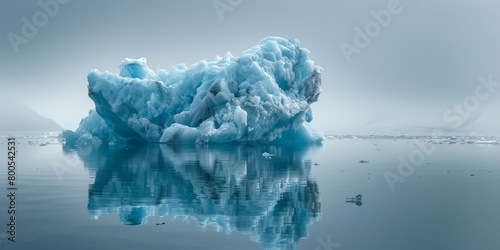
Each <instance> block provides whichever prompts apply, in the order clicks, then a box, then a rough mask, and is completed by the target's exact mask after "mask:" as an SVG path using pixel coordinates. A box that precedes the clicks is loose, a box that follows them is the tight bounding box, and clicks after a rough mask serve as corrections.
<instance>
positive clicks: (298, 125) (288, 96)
mask: <svg viewBox="0 0 500 250" xmlns="http://www.w3.org/2000/svg"><path fill="white" fill-rule="evenodd" d="M321 71H322V68H321V67H319V66H317V65H314V62H313V61H312V60H311V59H309V51H308V50H307V49H305V48H301V46H300V43H299V41H297V40H294V39H291V40H288V39H283V38H278V37H269V38H266V39H264V40H262V41H261V42H260V43H259V44H258V45H256V46H254V47H253V48H250V49H248V50H246V51H244V52H243V54H242V56H240V57H234V56H232V55H231V54H230V53H229V52H228V53H227V54H226V55H225V56H224V57H219V56H217V58H216V60H215V61H211V62H207V61H201V62H199V63H196V64H194V65H192V66H190V67H187V66H186V65H185V64H179V65H176V66H173V67H172V68H171V69H170V71H168V72H167V71H165V70H159V71H158V72H157V73H155V72H153V71H152V70H151V69H149V68H148V66H147V65H146V59H144V58H141V59H125V60H124V61H123V62H122V63H121V64H120V73H119V74H118V75H117V74H114V73H110V72H100V71H98V70H92V71H91V72H90V73H89V74H88V91H89V97H90V98H91V99H92V100H93V101H94V103H95V106H96V108H95V110H96V112H93V111H91V112H90V114H89V117H87V118H85V119H83V120H82V122H81V124H80V127H79V128H78V129H77V130H76V131H75V132H71V131H66V135H65V137H66V138H67V139H70V141H71V142H72V143H75V144H89V143H90V144H95V143H96V142H95V139H99V140H100V141H101V142H103V143H109V142H122V141H128V142H162V143H190V144H191V143H228V142H258V143H290V144H311V143H319V142H321V141H323V140H324V135H323V133H322V132H321V131H319V130H318V129H316V128H315V127H313V126H312V125H311V124H310V122H311V120H312V110H311V107H310V105H311V104H312V103H314V102H316V101H318V97H319V95H320V93H321V87H320V85H321Z"/></svg>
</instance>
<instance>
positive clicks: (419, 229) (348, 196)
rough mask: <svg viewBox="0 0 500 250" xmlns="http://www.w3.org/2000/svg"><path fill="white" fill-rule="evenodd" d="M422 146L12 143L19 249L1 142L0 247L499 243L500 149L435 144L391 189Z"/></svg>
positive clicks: (325, 249) (35, 137)
mask: <svg viewBox="0 0 500 250" xmlns="http://www.w3.org/2000/svg"><path fill="white" fill-rule="evenodd" d="M415 142H416V141H414V140H408V139H403V140H397V141H394V140H383V139H379V140H365V139H348V140H345V139H344V140H327V141H326V142H325V143H324V145H323V146H322V147H308V148H302V149H296V148H287V147H274V146H251V145H248V146H236V145H219V146H213V145H211V146H206V145H201V146H200V145H199V146H169V145H156V144H153V145H145V146H141V147H135V148H134V147H129V148H120V147H110V148H108V149H101V150H91V149H85V148H83V149H80V150H78V151H75V150H66V149H64V148H63V146H62V145H61V144H59V143H57V141H56V139H55V135H49V134H42V135H40V134H22V135H17V143H18V153H17V155H16V157H17V164H18V173H17V178H18V180H17V183H16V186H17V187H18V190H17V193H16V215H17V216H16V230H17V237H16V241H17V242H16V243H11V242H10V241H8V240H7V237H8V234H7V230H8V229H7V223H9V215H8V213H7V208H8V198H7V196H6V192H7V190H6V189H7V184H6V180H7V145H6V144H7V139H6V137H5V136H4V137H2V138H1V141H0V150H1V151H3V152H4V153H0V156H1V157H0V158H1V159H0V166H1V168H0V180H1V181H0V192H1V194H2V195H1V196H0V230H1V231H0V240H1V242H0V249H160V248H161V249H217V250H220V249H312V250H330V249H353V250H359V249H395V250H397V249H419V250H420V249H454V250H457V249H478V250H479V249H480V250H483V249H484V250H488V249H492V250H498V249H500V237H499V235H500V213H499V211H500V191H499V190H500V146H494V145H493V146H480V145H468V144H453V145H449V144H438V145H435V147H436V148H435V151H434V152H433V153H430V154H425V158H424V159H422V164H418V165H416V166H415V169H414V171H413V172H412V173H411V175H409V176H407V177H401V178H403V179H402V180H403V181H404V182H398V183H396V184H395V185H394V190H392V189H391V188H390V186H389V185H388V182H387V180H386V175H387V173H388V171H390V172H392V173H395V174H397V173H398V165H400V160H399V159H398V157H400V156H401V157H403V158H408V156H409V155H412V152H416V151H418V150H419V147H418V146H417V145H415ZM46 143H47V144H46ZM264 152H268V153H270V154H271V156H269V157H264V156H262V154H263V153H264ZM360 161H362V162H364V163H360ZM357 195H361V196H362V197H361V196H358V197H357V198H356V196H357Z"/></svg>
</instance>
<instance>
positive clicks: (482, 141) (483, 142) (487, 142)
mask: <svg viewBox="0 0 500 250" xmlns="http://www.w3.org/2000/svg"><path fill="white" fill-rule="evenodd" d="M475 143H476V144H500V142H498V141H484V140H480V141H476V142H475Z"/></svg>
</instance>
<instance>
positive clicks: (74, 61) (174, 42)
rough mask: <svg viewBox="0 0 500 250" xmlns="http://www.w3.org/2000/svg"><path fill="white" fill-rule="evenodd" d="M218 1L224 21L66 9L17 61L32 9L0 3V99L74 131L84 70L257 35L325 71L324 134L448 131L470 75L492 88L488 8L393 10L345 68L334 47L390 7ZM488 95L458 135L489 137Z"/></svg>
mask: <svg viewBox="0 0 500 250" xmlns="http://www.w3.org/2000/svg"><path fill="white" fill-rule="evenodd" d="M49 1H50V0H42V2H49ZM66 1H68V0H66ZM218 1H219V2H221V3H224V4H230V3H231V2H232V3H237V4H236V5H235V6H232V7H231V8H232V11H227V12H225V13H223V14H222V17H223V20H221V19H220V16H219V15H218V12H217V11H216V9H215V7H214V5H213V2H215V1H212V0H197V1H195V0H176V1H173V0H172V1H162V0H156V1H118V0H108V1H103V0H100V1H97V0H90V1H89V0H88V1H80V0H72V1H69V3H67V4H64V5H62V4H61V5H60V9H59V11H58V12H57V13H56V14H55V15H54V17H49V19H48V23H47V24H46V25H44V26H42V27H40V28H39V29H38V33H37V34H36V35H35V36H34V37H33V38H30V39H28V40H29V42H28V43H27V44H22V45H20V46H19V52H18V53H15V50H14V49H13V47H12V45H11V42H10V41H9V38H8V34H9V32H13V33H15V34H17V35H22V31H21V29H22V26H23V21H22V18H23V17H27V18H28V19H30V20H31V19H32V18H33V16H34V15H36V13H37V12H40V11H43V9H42V7H41V6H40V5H39V4H38V1H35V0H33V1H32V0H24V1H13V0H4V1H1V2H0V12H1V15H0V19H1V20H0V35H1V37H2V38H1V39H0V48H1V52H2V53H1V59H0V77H1V78H0V84H1V94H0V95H1V96H5V95H8V96H15V97H16V98H18V99H22V100H24V101H26V102H27V103H28V105H29V106H30V107H32V108H33V109H34V110H35V111H37V112H38V113H40V114H41V115H43V116H45V117H50V118H53V119H55V120H56V121H58V122H59V123H60V124H61V125H62V126H63V127H66V128H72V129H73V128H75V126H76V125H77V124H78V122H79V120H80V119H81V118H83V117H84V116H86V114H87V112H88V110H89V109H91V108H93V103H92V101H91V100H90V99H89V98H88V97H87V89H86V86H87V82H86V75H87V73H88V71H89V70H90V69H94V68H96V69H99V70H101V71H103V70H107V71H111V72H118V64H119V63H120V62H121V60H122V59H123V58H125V57H129V58H139V57H146V58H147V59H148V65H149V67H150V68H152V69H153V70H157V69H159V68H166V69H168V68H170V67H171V66H173V65H175V64H178V63H186V64H188V65H191V64H193V63H196V62H198V61H200V60H202V59H207V60H212V59H213V58H214V57H215V56H216V55H223V54H225V53H226V52H227V51H231V53H232V54H233V55H235V56H238V55H240V54H241V52H242V51H243V50H245V49H247V48H250V47H252V46H253V45H255V44H257V43H258V42H259V41H260V40H262V39H263V38H264V37H266V36H281V37H286V38H297V39H299V40H300V42H301V44H302V46H303V47H306V48H308V49H309V50H310V51H311V58H312V59H313V60H315V62H316V63H317V64H318V65H320V66H322V67H323V68H324V72H323V94H322V96H320V100H319V102H318V103H315V104H313V112H314V119H315V120H314V124H315V125H317V126H318V127H320V128H321V129H322V130H324V131H325V132H327V133H347V132H359V131H377V130H380V129H382V128H384V127H406V126H410V127H441V128H452V127H453V126H454V125H457V123H459V122H458V121H457V120H456V119H453V118H457V117H456V116H455V115H456V114H455V113H453V114H451V113H450V114H448V118H449V119H447V120H446V119H443V114H445V113H446V112H447V110H448V109H453V107H454V104H462V103H463V102H464V101H465V100H468V101H470V100H473V99H471V98H473V97H474V96H476V88H477V86H478V85H480V84H481V83H480V81H479V80H478V77H479V76H483V77H484V78H488V76H489V75H490V74H492V75H493V79H494V80H495V81H500V59H499V58H500V46H499V44H500V35H499V33H498V32H497V29H496V26H497V25H498V24H499V23H500V15H498V13H499V11H500V2H498V1H495V0H484V1H457V0H448V1H431V0H428V1H423V0H420V1H417V0H413V1H410V0H401V1H399V2H400V3H399V9H400V12H399V13H397V14H391V20H390V21H389V22H388V24H387V25H386V26H385V27H384V26H382V25H379V27H380V31H379V32H378V34H377V35H375V36H374V37H373V38H371V41H370V42H369V43H368V45H366V46H365V47H364V48H361V49H359V50H360V53H359V54H353V55H352V56H351V62H350V63H348V60H346V57H345V56H344V54H343V53H342V50H341V49H340V44H341V43H342V42H345V43H348V44H350V45H354V39H355V35H356V33H355V27H359V28H361V29H363V30H364V28H365V25H366V24H368V23H369V22H371V21H374V20H375V18H374V17H373V16H372V14H371V11H376V12H379V11H381V10H387V9H388V7H387V5H388V3H390V2H391V0H369V1H368V0H366V1H345V0H338V1H333V0H324V1H319V0H318V1H297V0H294V1H290V0H275V1H269V0H242V1H241V3H239V2H240V1H237V0H232V1H230V0H218ZM61 2H62V0H61ZM42 21H43V20H42ZM494 90H495V91H494V92H492V93H490V95H489V96H488V97H487V98H482V100H479V99H477V100H479V102H478V104H477V103H472V104H474V105H475V106H474V107H473V109H471V110H472V111H471V112H468V113H470V114H471V118H467V117H462V116H461V117H460V118H462V121H461V122H460V124H461V125H464V124H468V126H467V127H465V128H463V130H474V131H478V132H480V133H485V134H494V135H498V134H500V118H499V116H498V111H499V109H498V108H497V107H500V87H498V86H497V87H495V88H494ZM482 91H484V89H483V90H482ZM481 93H482V92H481ZM472 104H471V103H469V107H471V105H472ZM476 104H477V105H476ZM2 108H7V107H2Z"/></svg>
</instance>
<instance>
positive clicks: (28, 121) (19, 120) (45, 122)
mask: <svg viewBox="0 0 500 250" xmlns="http://www.w3.org/2000/svg"><path fill="white" fill-rule="evenodd" d="M60 130H63V128H62V127H61V126H59V124H57V123H56V121H54V120H52V119H49V118H45V117H42V116H40V115H39V114H37V113H36V112H35V111H33V110H32V109H30V108H29V107H28V106H26V104H23V103H20V102H7V101H5V100H4V101H0V131H60Z"/></svg>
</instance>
